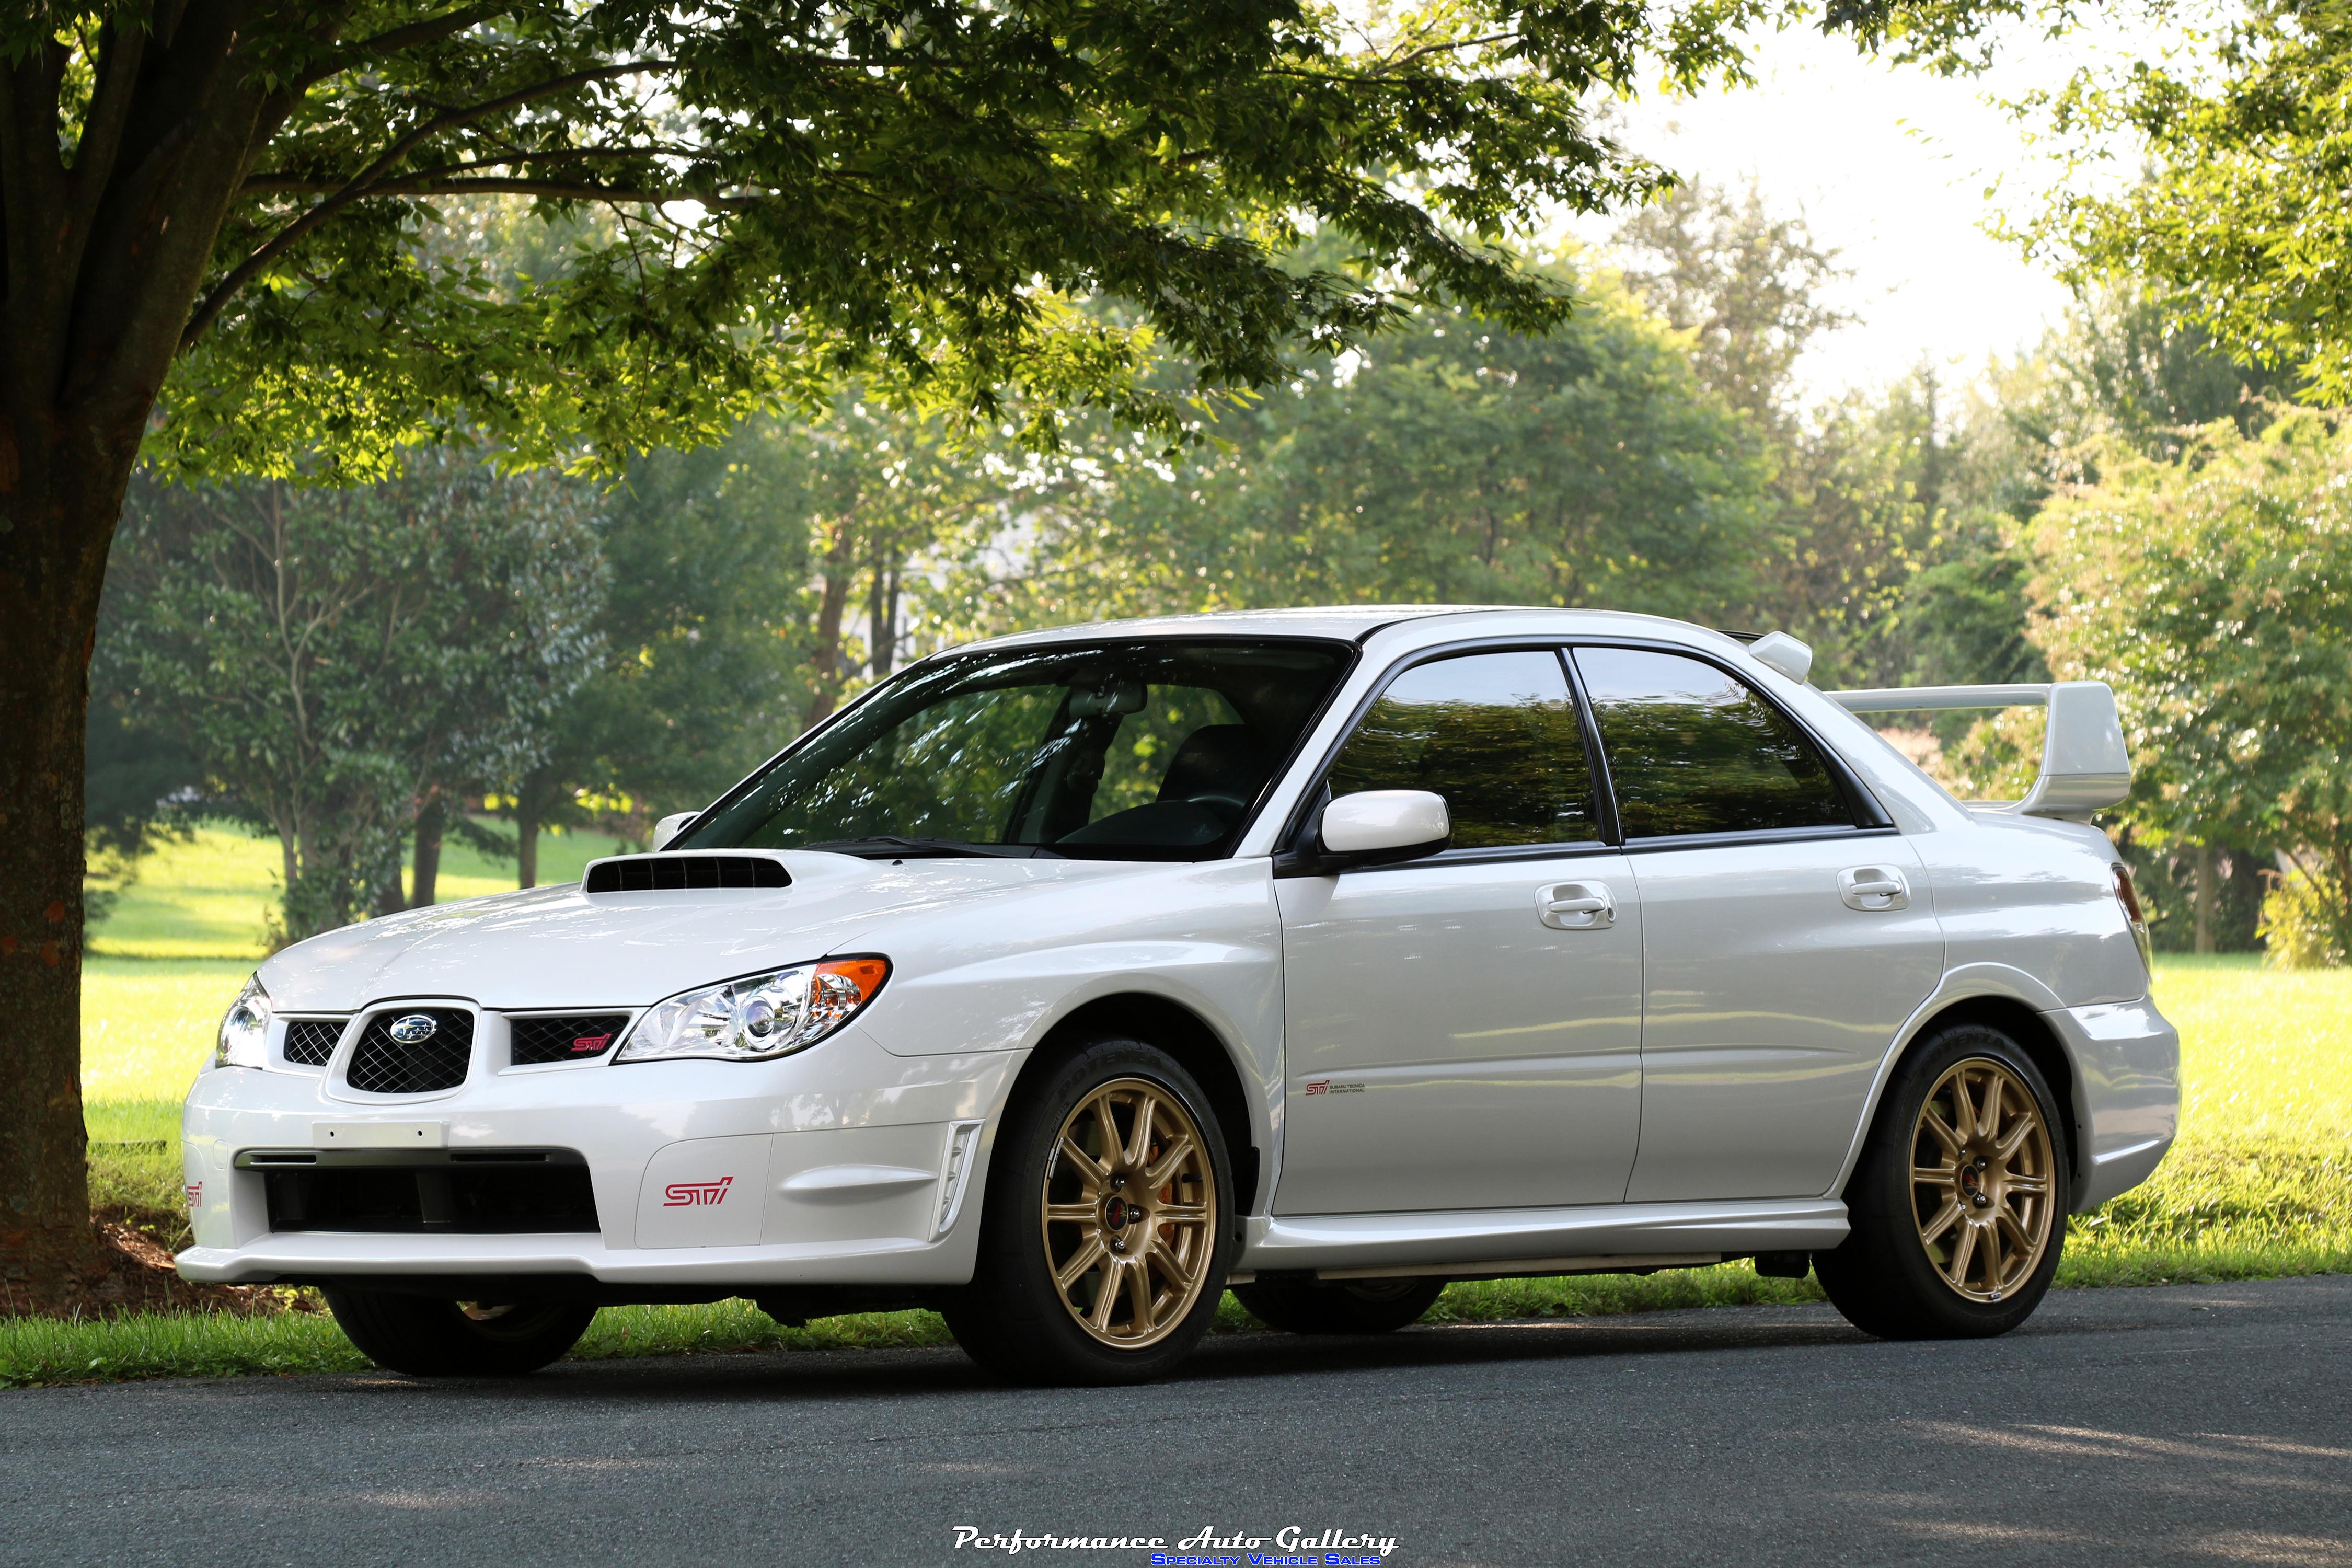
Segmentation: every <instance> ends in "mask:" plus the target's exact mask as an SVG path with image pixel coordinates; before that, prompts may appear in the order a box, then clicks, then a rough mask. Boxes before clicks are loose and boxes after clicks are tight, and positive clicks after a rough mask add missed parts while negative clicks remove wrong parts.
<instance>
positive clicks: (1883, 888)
mask: <svg viewBox="0 0 2352 1568" xmlns="http://www.w3.org/2000/svg"><path fill="white" fill-rule="evenodd" d="M1838 897H1839V898H1841V899H1843V900H1845V907H1846V908H1847V909H1850V910H1862V911H1863V912H1864V913H1865V914H1874V913H1876V912H1878V911H1879V910H1906V909H1909V908H1910V907H1911V884H1910V883H1909V882H1908V881H1906V880H1905V879H1904V876H1903V873H1902V872H1901V871H1899V870H1897V869H1895V868H1894V867H1892V866H1856V867H1853V868H1852V869H1850V870H1844V871H1840V872H1839V873H1838Z"/></svg>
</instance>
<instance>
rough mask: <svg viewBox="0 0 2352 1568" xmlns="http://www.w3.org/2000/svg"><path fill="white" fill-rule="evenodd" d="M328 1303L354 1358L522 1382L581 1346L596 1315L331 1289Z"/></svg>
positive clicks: (432, 1373) (431, 1373)
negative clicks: (356, 1351)
mask: <svg viewBox="0 0 2352 1568" xmlns="http://www.w3.org/2000/svg"><path fill="white" fill-rule="evenodd" d="M326 1297H327V1305H328V1306H329V1307H330V1308H331V1309H333V1310H334V1314H335V1322H336V1323H337V1325H338V1326H340V1327H341V1329H342V1331H343V1332H344V1333H345V1334H346V1335H347V1336H349V1338H350V1340H351V1342H352V1343H353V1344H355V1345H357V1346H358V1347H359V1348H360V1353H361V1354H362V1355H364V1356H366V1357H367V1358H368V1360H370V1361H372V1362H373V1363H376V1364H377V1365H378V1366H382V1367H386V1368H389V1369H390V1370H392V1371H394V1372H404V1373H409V1374H411V1375H412V1376H415V1377H520V1376H522V1375H524V1374H525V1373H534V1372H537V1371H538V1370H539V1369H540V1368H541V1367H543V1366H545V1365H546V1364H547V1363H550V1362H551V1361H554V1360H555V1359H556V1358H557V1357H559V1356H561V1355H562V1353H563V1352H565V1351H568V1350H570V1349H571V1348H572V1346H573V1345H575V1344H577V1343H579V1342H580V1336H581V1335H582V1334H583V1333H586V1332H587V1331H588V1324H589V1322H590V1321H592V1320H593V1319H594V1317H595V1316H596V1309H595V1308H593V1307H583V1306H576V1305H564V1304H561V1303H558V1304H545V1303H541V1304H523V1305H520V1306H499V1305H496V1304H494V1303H488V1302H471V1301H467V1302H459V1301H444V1300H436V1299H435V1298H433V1297H430V1296H404V1295H401V1294H399V1293H397V1292H395V1291H391V1290H354V1289H341V1288H331V1289H328V1290H327V1292H326Z"/></svg>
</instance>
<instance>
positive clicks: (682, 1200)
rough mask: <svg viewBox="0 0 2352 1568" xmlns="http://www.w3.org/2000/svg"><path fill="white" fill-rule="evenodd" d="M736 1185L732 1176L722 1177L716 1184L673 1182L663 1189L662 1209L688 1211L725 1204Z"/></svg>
mask: <svg viewBox="0 0 2352 1568" xmlns="http://www.w3.org/2000/svg"><path fill="white" fill-rule="evenodd" d="M734 1184H735V1178H734V1177H732V1176H721V1177H719V1179H718V1180H717V1181H715V1182H672V1183H671V1184H669V1185H668V1186H667V1187H664V1188H663V1189H662V1207H664V1208H666V1209H688V1208H703V1207H708V1206H709V1205H714V1204H723V1203H725V1202H726V1201H727V1189H728V1188H729V1187H730V1186H732V1185H734Z"/></svg>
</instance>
